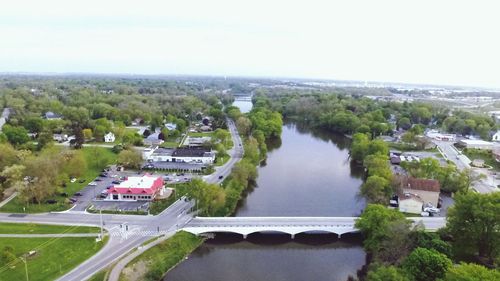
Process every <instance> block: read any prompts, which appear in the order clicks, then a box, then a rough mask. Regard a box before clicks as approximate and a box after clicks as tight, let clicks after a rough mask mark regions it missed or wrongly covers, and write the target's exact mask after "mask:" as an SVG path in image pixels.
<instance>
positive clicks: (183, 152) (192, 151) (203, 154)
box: [147, 147, 215, 164]
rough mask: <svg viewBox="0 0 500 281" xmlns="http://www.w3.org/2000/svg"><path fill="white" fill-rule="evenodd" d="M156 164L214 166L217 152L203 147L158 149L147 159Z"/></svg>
mask: <svg viewBox="0 0 500 281" xmlns="http://www.w3.org/2000/svg"><path fill="white" fill-rule="evenodd" d="M147 160H149V161H154V162H177V163H193V164H212V163H214V162H215V152H213V151H211V150H210V149H205V148H201V147H196V148H176V149H165V148H158V149H156V150H155V151H154V152H153V153H151V154H150V155H149V157H148V158H147Z"/></svg>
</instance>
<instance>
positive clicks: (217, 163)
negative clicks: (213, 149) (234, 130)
mask: <svg viewBox="0 0 500 281" xmlns="http://www.w3.org/2000/svg"><path fill="white" fill-rule="evenodd" d="M230 158H231V157H230V156H229V155H226V156H224V157H222V158H220V157H217V159H216V160H215V163H214V165H215V166H222V165H224V164H226V163H227V161H229V159H230Z"/></svg>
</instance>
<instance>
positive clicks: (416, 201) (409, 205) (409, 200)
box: [398, 193, 424, 214]
mask: <svg viewBox="0 0 500 281" xmlns="http://www.w3.org/2000/svg"><path fill="white" fill-rule="evenodd" d="M423 206H424V201H423V200H422V198H420V197H418V196H416V195H413V194H410V193H406V194H400V195H399V196H398V207H399V211H401V212H405V213H410V214H420V213H421V212H422V209H423Z"/></svg>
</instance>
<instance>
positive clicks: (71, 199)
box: [69, 198, 78, 204]
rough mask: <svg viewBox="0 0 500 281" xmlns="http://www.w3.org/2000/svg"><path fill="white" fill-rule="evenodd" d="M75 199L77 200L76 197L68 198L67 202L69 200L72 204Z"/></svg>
mask: <svg viewBox="0 0 500 281" xmlns="http://www.w3.org/2000/svg"><path fill="white" fill-rule="evenodd" d="M76 201H78V199H76V198H69V202H71V203H73V204H74V203H76Z"/></svg>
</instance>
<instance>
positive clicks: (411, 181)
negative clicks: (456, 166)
mask: <svg viewBox="0 0 500 281" xmlns="http://www.w3.org/2000/svg"><path fill="white" fill-rule="evenodd" d="M395 180H396V181H399V186H400V190H399V192H398V194H399V195H401V197H402V198H407V197H408V196H410V195H413V196H417V197H419V198H420V199H421V200H422V203H423V204H431V205H432V206H434V207H436V206H438V202H439V193H440V191H441V188H440V185H439V181H437V180H433V179H419V178H414V177H408V176H398V177H396V179H395ZM408 194H409V195H408ZM413 200H416V199H415V198H413Z"/></svg>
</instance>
